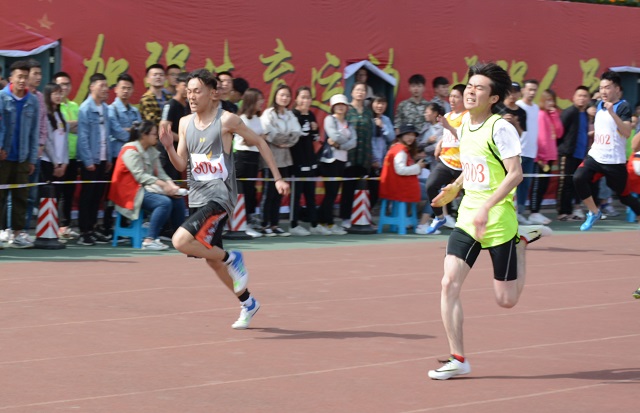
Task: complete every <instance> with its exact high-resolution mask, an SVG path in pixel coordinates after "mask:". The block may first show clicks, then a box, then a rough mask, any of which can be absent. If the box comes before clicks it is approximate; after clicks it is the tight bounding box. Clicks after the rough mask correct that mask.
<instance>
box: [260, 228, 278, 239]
mask: <svg viewBox="0 0 640 413" xmlns="http://www.w3.org/2000/svg"><path fill="white" fill-rule="evenodd" d="M262 235H264V236H265V237H275V236H276V235H278V234H276V233H275V232H273V230H272V229H271V228H269V227H267V228H263V229H262Z"/></svg>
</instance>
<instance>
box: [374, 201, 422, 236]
mask: <svg viewBox="0 0 640 413" xmlns="http://www.w3.org/2000/svg"><path fill="white" fill-rule="evenodd" d="M407 204H409V207H410V208H411V213H410V214H409V215H407ZM387 207H389V208H390V209H391V213H390V214H389V215H387V209H388V208H387ZM385 225H389V227H390V228H389V229H390V230H391V232H397V233H398V234H400V235H406V234H407V227H408V226H412V227H413V228H416V227H417V226H418V207H417V204H416V203H415V202H400V201H391V200H388V199H383V200H382V205H381V206H380V220H379V221H378V234H381V233H382V229H383V227H384V226H385Z"/></svg>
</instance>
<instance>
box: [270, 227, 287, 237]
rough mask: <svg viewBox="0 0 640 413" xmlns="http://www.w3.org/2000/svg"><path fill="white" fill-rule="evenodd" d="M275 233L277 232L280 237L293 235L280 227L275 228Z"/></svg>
mask: <svg viewBox="0 0 640 413" xmlns="http://www.w3.org/2000/svg"><path fill="white" fill-rule="evenodd" d="M273 233H274V234H276V235H277V236H279V237H290V236H291V233H290V232H287V231H285V230H283V229H282V228H280V227H275V228H273Z"/></svg>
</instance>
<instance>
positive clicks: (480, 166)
mask: <svg viewBox="0 0 640 413" xmlns="http://www.w3.org/2000/svg"><path fill="white" fill-rule="evenodd" d="M460 160H461V163H462V174H463V175H464V188H465V189H468V190H472V191H489V190H490V189H491V187H490V186H489V166H488V165H487V159H486V158H485V157H484V156H468V155H467V156H465V155H461V156H460Z"/></svg>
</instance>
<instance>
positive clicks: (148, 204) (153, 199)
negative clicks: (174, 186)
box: [142, 191, 185, 239]
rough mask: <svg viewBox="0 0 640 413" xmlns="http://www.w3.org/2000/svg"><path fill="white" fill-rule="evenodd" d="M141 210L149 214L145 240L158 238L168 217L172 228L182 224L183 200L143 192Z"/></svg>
mask: <svg viewBox="0 0 640 413" xmlns="http://www.w3.org/2000/svg"><path fill="white" fill-rule="evenodd" d="M142 209H143V210H145V211H147V212H149V213H151V217H150V218H149V230H148V231H147V238H152V239H156V238H158V236H159V235H160V231H162V227H163V226H164V224H165V223H166V222H167V220H168V219H169V217H171V224H172V225H173V228H176V229H177V228H178V227H179V226H180V225H182V223H183V222H184V210H185V204H184V199H183V198H172V197H169V196H167V195H161V194H154V193H151V192H147V191H145V192H144V198H143V199H142Z"/></svg>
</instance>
